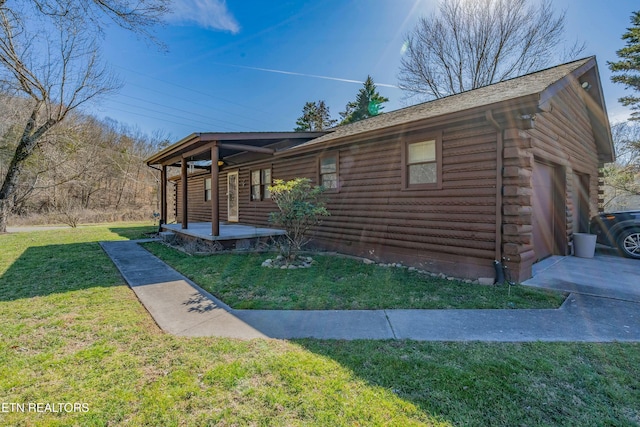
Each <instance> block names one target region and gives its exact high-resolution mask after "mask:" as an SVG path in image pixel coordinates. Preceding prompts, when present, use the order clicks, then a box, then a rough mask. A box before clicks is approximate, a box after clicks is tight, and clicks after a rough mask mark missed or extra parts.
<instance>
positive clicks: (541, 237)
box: [532, 162, 557, 260]
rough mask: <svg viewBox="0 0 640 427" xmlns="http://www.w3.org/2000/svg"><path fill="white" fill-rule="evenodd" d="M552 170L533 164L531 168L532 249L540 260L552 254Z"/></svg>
mask: <svg viewBox="0 0 640 427" xmlns="http://www.w3.org/2000/svg"><path fill="white" fill-rule="evenodd" d="M554 175H555V173H554V168H553V166H551V165H548V164H545V163H540V162H535V163H534V167H533V177H532V185H533V200H532V203H533V219H532V220H533V247H534V250H535V253H536V258H537V259H538V260H541V259H543V258H546V257H548V256H549V255H552V254H553V253H554V248H555V246H556V245H555V237H554V236H555V220H554V217H555V215H554V214H555V212H557V210H556V206H555V203H554V200H555V199H556V198H555V186H554Z"/></svg>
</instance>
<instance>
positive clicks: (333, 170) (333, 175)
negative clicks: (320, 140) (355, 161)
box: [320, 156, 338, 190]
mask: <svg viewBox="0 0 640 427" xmlns="http://www.w3.org/2000/svg"><path fill="white" fill-rule="evenodd" d="M320 185H321V186H323V187H324V188H326V189H327V190H337V189H338V157H337V156H328V157H321V158H320Z"/></svg>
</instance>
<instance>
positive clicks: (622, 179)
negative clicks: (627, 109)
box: [603, 121, 640, 210]
mask: <svg viewBox="0 0 640 427" xmlns="http://www.w3.org/2000/svg"><path fill="white" fill-rule="evenodd" d="M611 133H612V136H613V144H614V146H615V151H616V161H615V162H614V163H609V164H607V165H605V167H604V169H603V172H604V183H605V202H604V205H605V207H606V208H608V209H613V210H616V209H625V208H627V207H628V206H626V204H627V202H628V201H630V202H631V205H632V206H637V203H638V201H640V124H638V123H637V122H635V121H626V122H620V123H616V124H615V125H613V126H612V127H611Z"/></svg>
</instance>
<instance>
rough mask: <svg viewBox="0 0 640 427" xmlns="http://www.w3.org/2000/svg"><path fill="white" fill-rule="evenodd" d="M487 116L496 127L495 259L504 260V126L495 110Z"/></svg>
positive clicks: (486, 114) (489, 111)
mask: <svg viewBox="0 0 640 427" xmlns="http://www.w3.org/2000/svg"><path fill="white" fill-rule="evenodd" d="M485 118H486V119H487V121H488V122H489V123H491V124H492V125H493V127H495V128H496V131H497V132H496V134H497V141H496V242H495V243H496V250H495V261H496V262H501V261H502V185H503V184H502V167H503V156H504V153H503V150H504V139H503V138H504V136H503V133H504V132H503V131H504V129H503V127H502V126H500V124H499V123H498V122H497V121H496V119H495V118H494V117H493V112H492V111H491V110H487V112H486V113H485Z"/></svg>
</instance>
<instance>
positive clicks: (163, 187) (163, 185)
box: [160, 165, 167, 224]
mask: <svg viewBox="0 0 640 427" xmlns="http://www.w3.org/2000/svg"><path fill="white" fill-rule="evenodd" d="M160 223H161V224H166V223H167V167H166V166H165V165H162V169H161V170H160Z"/></svg>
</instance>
